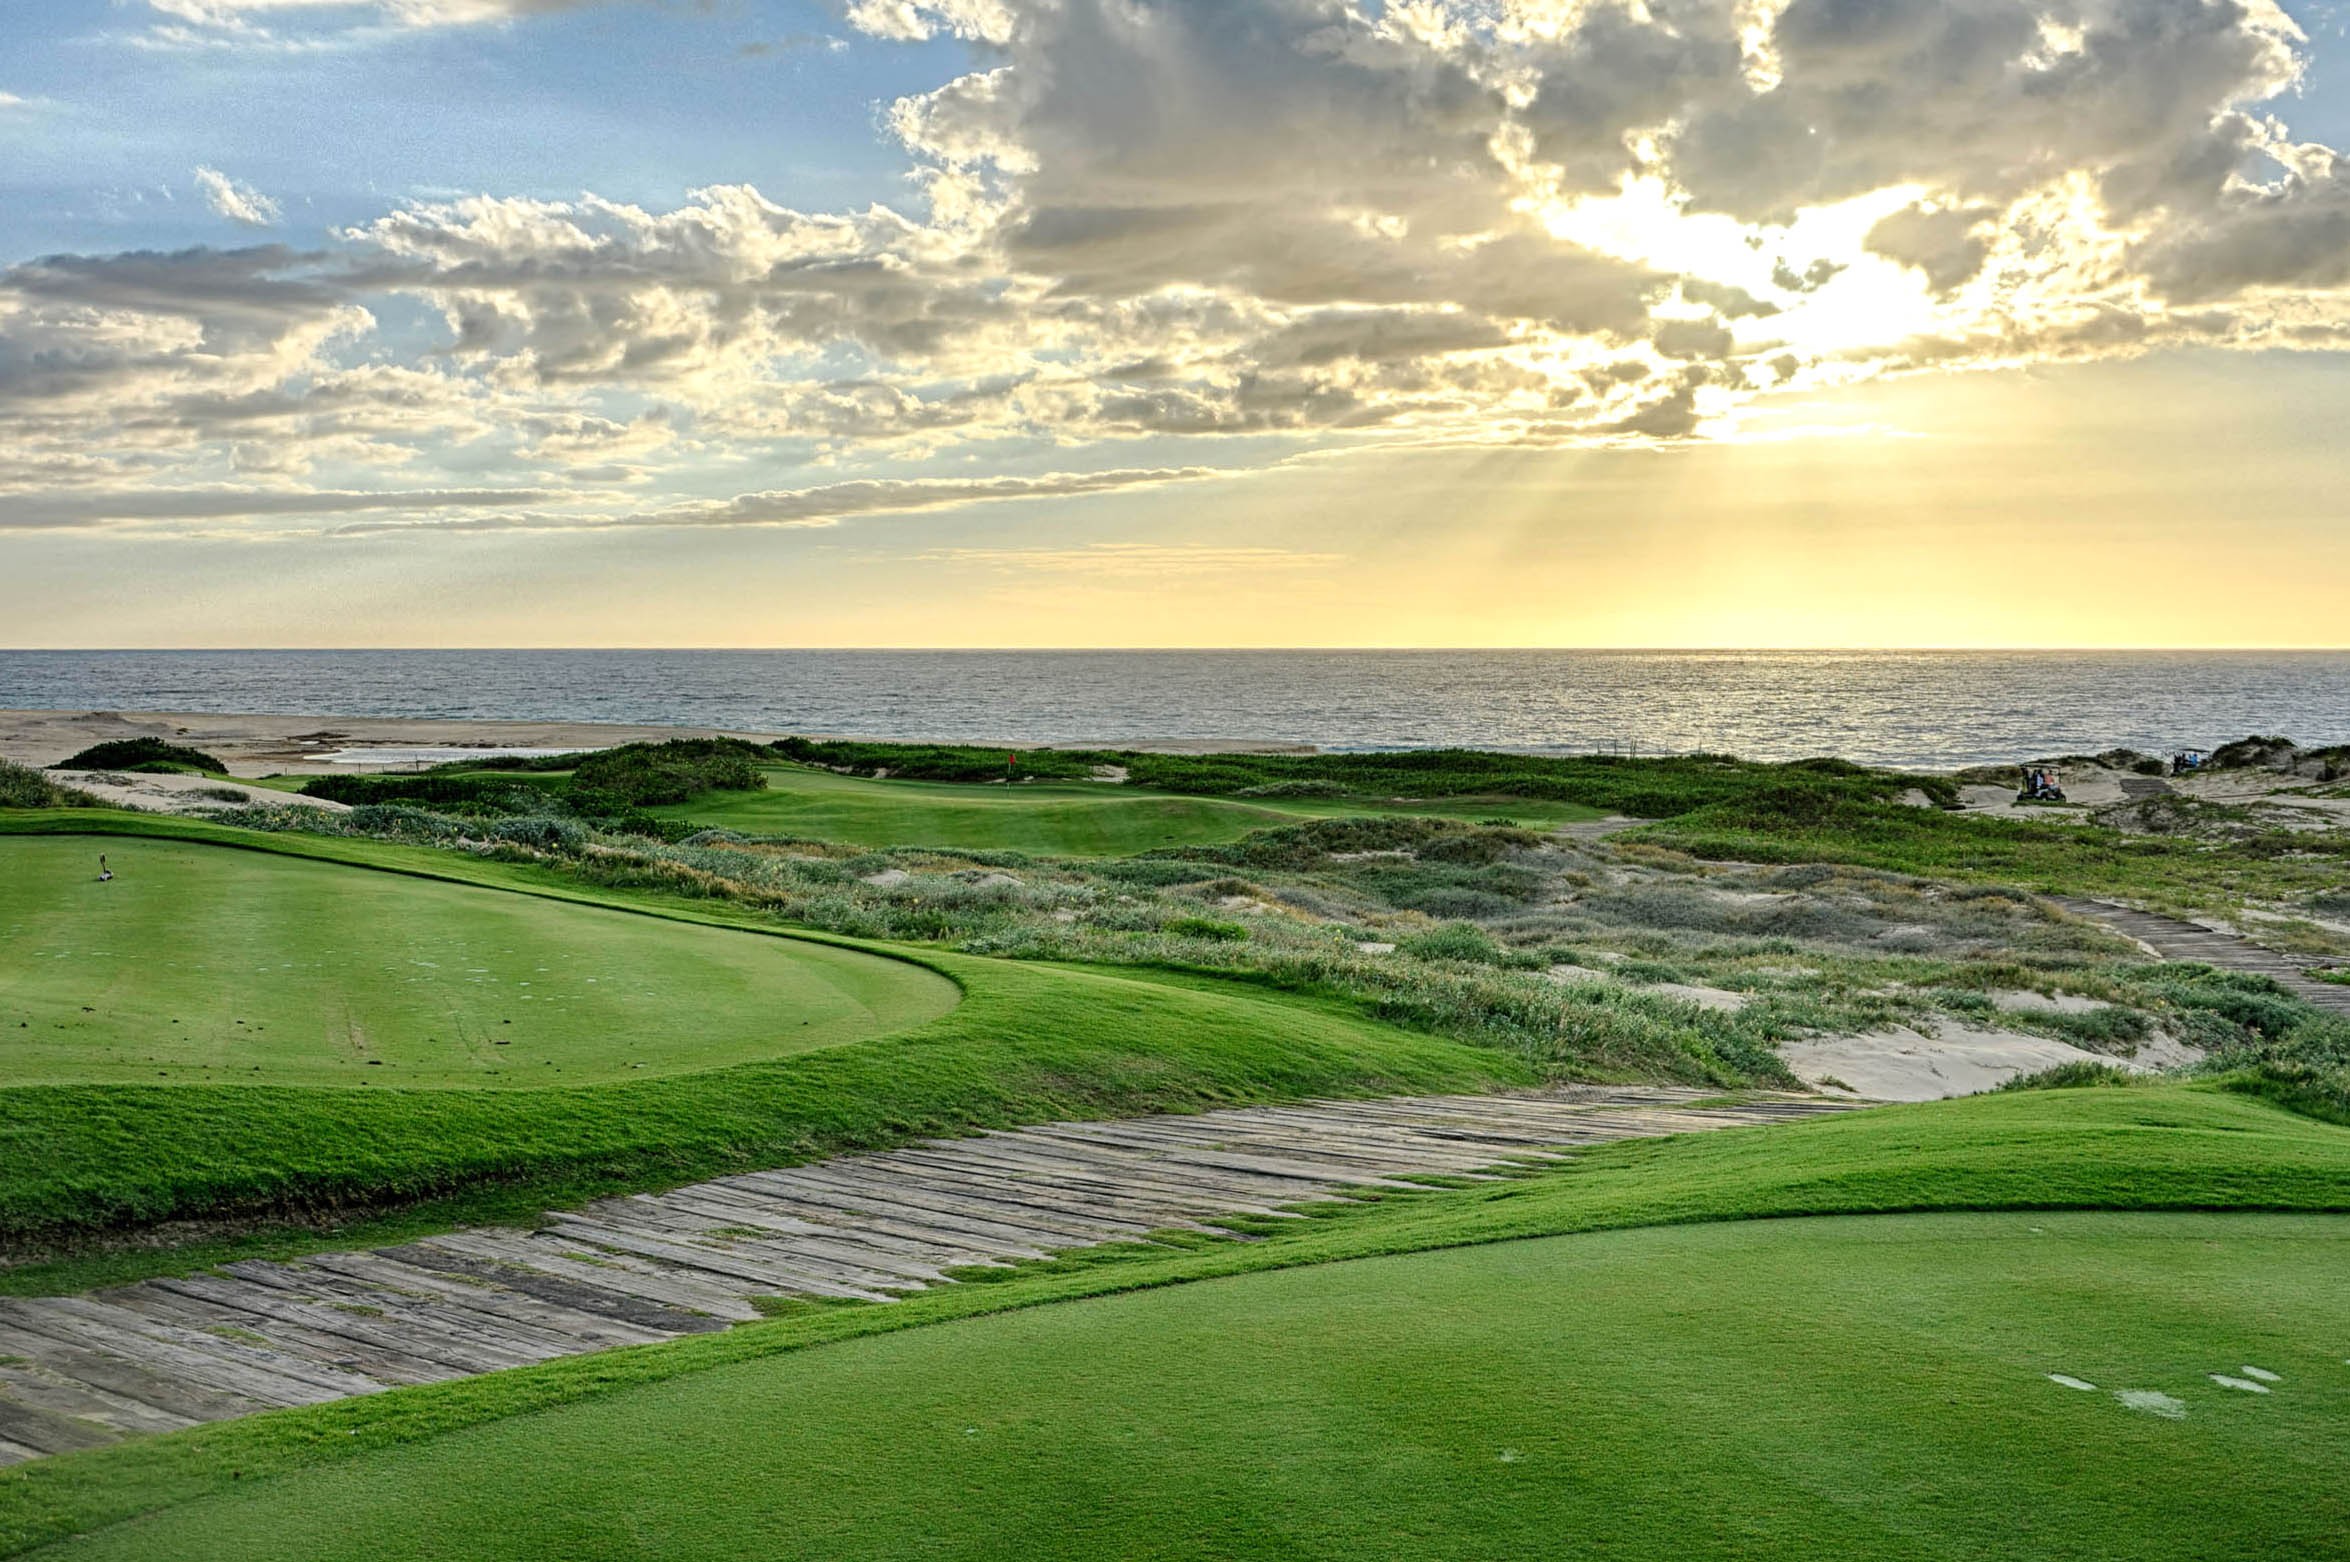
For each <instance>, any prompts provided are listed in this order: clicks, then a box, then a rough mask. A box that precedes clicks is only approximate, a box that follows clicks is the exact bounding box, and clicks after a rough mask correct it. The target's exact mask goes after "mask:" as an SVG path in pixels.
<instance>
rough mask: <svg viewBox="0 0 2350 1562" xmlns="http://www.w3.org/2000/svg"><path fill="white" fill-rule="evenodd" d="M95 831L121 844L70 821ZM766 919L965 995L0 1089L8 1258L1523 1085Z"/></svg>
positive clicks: (1343, 1018) (1503, 1059) (309, 1237)
mask: <svg viewBox="0 0 2350 1562" xmlns="http://www.w3.org/2000/svg"><path fill="white" fill-rule="evenodd" d="M0 827H4V828H0V848H4V849H9V850H14V849H16V848H18V847H21V846H23V845H25V844H26V843H25V842H24V841H23V840H21V839H13V840H12V839H6V838H5V837H6V836H7V835H12V834H13V835H19V836H21V835H22V834H25V833H30V832H34V831H37V830H39V829H42V828H47V829H50V830H67V831H76V832H85V833H80V834H78V835H76V836H75V837H74V838H72V839H70V840H68V841H66V842H65V843H64V844H65V845H66V847H67V848H69V849H70V850H78V851H80V852H81V853H83V854H84V855H86V856H87V857H88V858H89V860H90V865H91V867H92V868H93V869H94V867H95V857H96V853H97V852H98V851H99V850H101V849H105V850H109V851H110V852H111V853H130V854H132V855H127V856H125V857H124V859H123V860H124V866H125V868H126V870H130V871H126V873H125V874H124V876H123V877H121V878H118V879H117V880H116V881H115V883H113V884H110V885H106V886H103V888H105V889H107V890H114V889H119V888H122V887H123V886H124V885H125V884H126V883H128V882H130V879H131V876H132V873H133V872H143V871H144V869H143V868H139V867H137V866H136V864H139V863H143V862H144V861H146V860H147V854H149V853H160V852H161V851H162V850H163V849H164V848H163V846H162V844H161V843H162V842H164V841H172V842H190V841H208V842H212V843H215V844H216V845H222V844H235V845H238V846H242V847H245V848H248V850H246V851H239V852H219V853H216V855H215V856H214V857H207V858H203V859H200V860H201V861H203V862H205V863H207V864H212V863H216V862H226V863H231V864H243V863H244V862H245V861H246V859H248V858H251V859H252V860H253V862H255V863H266V864H270V865H272V866H276V867H287V866H293V867H301V866H313V865H314V866H317V871H319V872H322V873H327V874H333V875H350V876H351V877H352V878H353V879H355V880H360V881H372V880H377V879H387V880H390V879H395V876H404V877H401V878H398V879H396V882H402V883H405V884H409V885H413V886H419V887H421V888H425V889H430V890H433V891H436V892H444V893H445V892H451V891H452V889H453V886H454V885H456V884H459V883H467V884H473V885H479V886H484V887H486V888H488V889H497V890H506V891H522V892H524V893H523V894H519V895H513V896H511V897H509V898H511V899H514V900H516V901H522V902H526V903H532V904H531V906H530V909H529V910H527V911H526V910H523V909H517V910H516V911H515V912H514V913H513V914H514V915H517V916H529V915H537V914H539V912H540V910H541V909H545V910H555V911H565V912H573V913H580V908H582V907H587V906H592V907H599V908H607V907H608V908H614V909H613V910H598V911H596V912H595V913H593V914H594V915H597V916H605V915H614V914H615V913H616V912H619V911H633V912H638V913H649V915H640V916H638V917H634V918H628V919H626V920H628V921H629V922H630V924H631V925H632V926H635V927H637V928H640V929H641V930H642V931H643V932H644V933H645V934H646V935H647V936H648V937H650V938H652V939H654V940H655V942H656V944H658V941H659V940H661V939H663V938H666V937H671V936H675V935H676V934H679V933H686V932H690V933H693V934H696V935H698V936H699V935H706V934H707V933H708V932H709V930H711V929H713V928H728V929H760V928H761V927H762V924H761V922H760V919H759V917H758V915H757V913H756V912H755V911H753V910H751V909H749V908H744V907H737V906H730V905H727V904H724V903H718V902H702V903H692V902H686V901H682V900H677V899H664V898H662V897H659V896H655V895H650V894H641V893H625V892H619V891H599V890H594V889H591V888H589V887H587V886H584V885H582V884H580V883H579V882H578V881H576V880H573V879H568V878H566V877H564V876H563V875H560V874H558V873H555V872H553V871H551V870H546V869H534V868H532V867H529V866H527V865H522V864H512V863H505V862H499V861H494V860H490V859H485V858H480V857H474V856H468V855H464V854H457V853H448V852H436V851H431V850H428V849H423V848H414V847H401V846H396V845H391V844H387V843H382V842H376V841H366V840H352V839H347V838H340V837H321V836H306V835H282V836H280V835H266V836H265V835H257V834H254V833H251V832H245V831H238V830H234V829H230V828H226V827H221V826H214V825H207V824H202V823H198V822H195V821H186V820H171V819H163V818H157V817H152V816H148V817H139V816H128V815H109V814H105V813H100V812H97V811H92V810H71V811H61V812H58V813H55V814H50V815H40V814H32V813H25V814H17V815H13V816H6V817H5V819H0ZM94 831H104V832H116V833H106V834H93V833H86V832H94ZM102 841H103V842H105V843H107V844H105V845H103V846H102V845H101V844H100V842H102ZM176 849H180V850H186V849H188V848H186V847H184V846H182V847H178V848H176ZM264 853H267V854H268V855H263V854H264ZM300 859H309V862H308V863H307V864H305V863H304V862H302V861H301V860H300ZM326 864H333V865H334V866H325V865H326ZM370 869H374V870H389V871H388V872H386V871H378V872H373V873H371V872H369V871H368V870H370ZM264 871H265V870H264ZM92 887H93V888H97V887H99V886H92ZM375 889H376V886H375V885H374V884H373V883H367V884H365V885H364V886H363V887H360V888H357V889H354V890H353V894H354V895H356V896H357V897H358V900H357V901H355V902H352V903H365V902H366V898H367V896H369V895H371V894H372V893H373V892H374V890H375ZM473 893H478V891H476V892H473ZM213 900H214V897H212V896H210V895H207V894H196V895H195V898H194V899H193V900H192V901H191V903H190V905H189V908H188V912H187V914H188V916H189V917H190V918H192V919H199V920H200V919H202V918H203V917H205V916H206V915H208V914H209V911H210V909H211V907H212V905H213ZM580 914H585V913H580ZM763 932H764V938H763V945H764V947H766V948H768V949H769V950H771V951H772V952H773V955H774V958H775V960H776V962H777V965H778V966H779V967H788V966H790V965H791V964H792V963H793V962H795V961H797V960H801V959H804V958H805V956H806V951H807V950H809V949H821V950H823V951H825V952H826V954H827V955H839V954H846V953H849V952H851V951H863V952H864V953H863V954H862V955H860V956H859V958H860V959H862V958H870V957H872V956H874V955H885V956H890V957H893V958H900V959H912V960H914V961H915V962H916V963H917V964H918V965H919V966H921V967H924V968H926V971H927V973H929V974H925V973H923V972H918V973H917V976H918V977H920V978H921V980H922V981H923V983H924V984H925V985H923V986H922V987H921V989H920V990H921V991H923V992H935V989H934V988H932V987H930V986H929V985H927V984H928V983H929V982H931V981H934V980H936V979H938V978H943V979H944V980H945V981H946V982H950V983H953V984H955V985H957V986H959V987H960V988H961V989H962V990H963V994H964V997H963V1001H962V1002H961V1003H960V1004H959V1005H957V1006H956V1007H954V1008H953V1009H952V1010H951V1011H949V1012H946V1013H943V1014H939V1015H938V1017H937V1018H935V1019H932V1020H929V1021H928V1022H927V1023H923V1024H918V1025H914V1026H913V1027H912V1028H911V1029H906V1030H903V1031H900V1032H898V1033H896V1034H893V1035H881V1036H872V1037H869V1038H868V1039H865V1040H856V1041H844V1042H841V1043H839V1044H836V1045H832V1046H828V1047H824V1048H821V1049H818V1050H813V1051H803V1052H799V1053H796V1054H792V1055H787V1056H779V1057H769V1058H766V1059H764V1060H761V1061H750V1062H739V1063H734V1064H731V1065H729V1066H724V1067H715V1068H702V1069H697V1070H693V1071H691V1072H678V1073H670V1074H665V1075H655V1074H653V1073H652V1071H649V1070H648V1071H645V1072H643V1073H635V1072H629V1073H626V1074H624V1075H623V1076H621V1077H617V1078H610V1079H606V1080H605V1081H603V1082H600V1083H576V1084H575V1083H568V1082H567V1083H564V1084H562V1085H550V1086H545V1087H541V1088H534V1089H527V1090H517V1089H509V1088H460V1087H454V1086H450V1087H443V1088H427V1089H410V1088H402V1087H398V1086H389V1085H382V1086H362V1087H348V1088H334V1087H329V1086H315V1085H272V1084H254V1083H243V1084H221V1083H193V1082H183V1081H182V1080H180V1079H174V1078H162V1079H155V1080H152V1081H149V1082H143V1083H139V1084H116V1083H85V1084H20V1085H15V1086H11V1087H8V1088H0V1248H5V1249H13V1250H14V1251H15V1254H16V1256H19V1257H23V1256H28V1254H29V1253H30V1252H32V1251H33V1250H35V1249H40V1248H47V1247H54V1246H57V1245H66V1246H72V1245H75V1244H87V1243H89V1242H90V1241H92V1240H94V1239H101V1238H117V1237H121V1236H123V1235H125V1234H127V1233H131V1232H135V1231H137V1230H140V1229H142V1228H147V1227H152V1226H154V1225H157V1224H158V1223H162V1222H174V1221H203V1222H222V1221H230V1222H248V1221H264V1222H267V1221H280V1220H287V1219H298V1220H302V1221H305V1222H317V1221H319V1220H320V1219H322V1218H324V1219H327V1220H329V1221H339V1220H345V1219H349V1218H352V1217H357V1216H363V1215H369V1214H373V1213H377V1212H381V1211H384V1210H386V1209H392V1208H397V1207H400V1206H406V1205H412V1204H417V1203H420V1202H423V1201H434V1200H438V1201H448V1200H460V1201H462V1200H465V1199H467V1198H470V1197H473V1196H477V1195H488V1194H494V1195H495V1196H496V1198H497V1200H498V1201H499V1202H500V1203H501V1204H502V1205H503V1206H504V1207H507V1208H512V1207H513V1206H514V1205H515V1204H516V1203H517V1202H518V1201H527V1202H535V1203H537V1204H539V1205H540V1207H544V1206H545V1205H546V1204H553V1203H564V1202H576V1201H578V1200H580V1199H584V1198H587V1197H592V1196H595V1195H597V1194H600V1193H607V1192H612V1191H617V1190H621V1189H629V1188H644V1187H655V1186H665V1185H669V1184H673V1183H677V1182H683V1181H690V1180H692V1179H694V1178H697V1177H704V1176H711V1175H717V1174H720V1173H723V1172H726V1171H730V1170H741V1169H745V1168H748V1167H753V1166H776V1165H783V1164H788V1163H791V1162H794V1161H799V1160H804V1159H808V1158H810V1157H814V1156H819V1155H825V1154H832V1153H837V1152H840V1151H844V1150H850V1149H859V1148H873V1147H878V1146H881V1145H885V1144H891V1143H897V1142H902V1141H903V1140H905V1139H907V1138H910V1137H915V1136H919V1135H922V1134H926V1133H938V1132H953V1131H958V1130H964V1129H971V1128H979V1127H1001V1126H1008V1125H1012V1124H1017V1123H1024V1122H1036V1121H1041V1120H1045V1119H1050V1118H1067V1117H1105V1116H1121V1115H1133V1114H1136V1113H1142V1112H1150V1111H1157V1110H1166V1109H1173V1108H1182V1107H1188V1106H1205V1105H1211V1104H1222V1103H1230V1102H1240V1101H1264V1100H1279V1099H1293V1098H1296V1097H1300V1096H1310V1095H1327V1094H1341V1095H1343V1094H1370V1093H1382V1092H1394V1091H1405V1090H1447V1089H1467V1090H1474V1089H1481V1088H1489V1087H1491V1086H1494V1085H1498V1084H1510V1083H1524V1082H1527V1081H1528V1080H1529V1079H1530V1078H1531V1072H1530V1070H1529V1069H1528V1067H1527V1065H1525V1064H1524V1063H1522V1062H1520V1061H1518V1060H1517V1059H1515V1058H1512V1057H1510V1056H1508V1055H1506V1054H1502V1053H1498V1052H1492V1051H1487V1050H1483V1049H1478V1048H1472V1047H1468V1046H1464V1045H1461V1044H1460V1043H1457V1042H1451V1041H1445V1040H1442V1039H1439V1038H1436V1037H1431V1036H1425V1035H1416V1034H1413V1033H1410V1032H1407V1031H1403V1030H1399V1029H1396V1028H1394V1027H1391V1026H1387V1025H1382V1024H1379V1023H1376V1022H1374V1021H1371V1020H1368V1019H1365V1018H1363V1017H1362V1016H1361V1014H1360V1013H1359V1011H1358V1010H1357V1009H1355V1008H1353V1007H1352V1006H1348V1005H1344V1004H1339V1003H1335V1002H1318V1001H1313V1000H1307V999H1297V998H1290V997H1284V996H1279V995H1275V994H1272V993H1269V992H1266V991H1264V990H1262V989H1258V988H1251V987H1246V986H1241V985H1226V984H1210V985H1202V986H1197V987H1182V986H1171V985H1167V984H1163V983H1154V982H1143V981H1134V980H1128V979H1122V978H1120V977H1117V976H1114V975H1109V974H1103V973H1097V972H1091V971H1083V970H1069V969H1061V968H1054V967H1048V966H1042V965H1033V964H1014V963H1011V962H1004V961H992V960H984V959H976V958H971V957H967V956H959V955H954V954H950V953H945V952H934V951H922V952H920V953H919V954H915V953H913V952H910V951H906V950H904V949H902V948H901V947H898V946H889V945H881V944H860V943H857V942H854V941H850V940H841V939H829V940H826V939H816V940H808V939H803V938H785V937H781V936H778V935H776V934H775V933H774V931H773V929H772V928H771V927H769V928H765V929H764V930H763ZM336 936H338V937H340V938H344V939H347V940H349V941H351V942H352V943H354V944H357V945H360V946H365V945H367V944H369V943H371V942H377V941H380V940H382V939H384V938H387V937H390V936H393V931H392V930H387V929H383V928H379V927H377V926H376V925H375V924H374V923H373V922H372V921H370V920H367V919H364V918H356V919H351V920H349V921H347V922H345V923H343V924H342V925H340V927H339V928H338V930H337V934H336ZM725 936H728V937H747V936H748V935H746V934H741V933H729V934H727V935H725ZM933 1012H935V1011H933ZM167 1017H168V1016H167ZM237 1017H245V1016H232V1018H237ZM518 1025H519V1022H518ZM232 1028H233V1027H232ZM500 1028H501V1029H504V1028H505V1027H500ZM5 1034H8V1033H7V1032H0V1035H5ZM15 1034H30V1033H29V1031H25V1032H15ZM389 1072H391V1071H389V1070H370V1071H369V1073H371V1074H374V1073H389ZM547 1072H550V1073H551V1072H553V1071H552V1070H551V1069H550V1070H547ZM456 1208H462V1206H458V1207H456ZM453 1212H455V1211H454V1209H453ZM334 1235H335V1233H334V1231H333V1230H332V1229H331V1228H330V1229H329V1230H327V1231H325V1232H323V1233H322V1232H320V1231H318V1230H315V1229H312V1228H310V1227H307V1226H306V1227H304V1228H303V1229H301V1230H294V1231H282V1232H281V1231H267V1232H263V1233H261V1234H260V1237H259V1240H258V1241H257V1242H256V1243H254V1244H250V1245H248V1246H246V1247H245V1248H243V1249H242V1250H243V1251H285V1250H294V1249H298V1248H300V1247H306V1246H307V1247H315V1246H316V1245H318V1242H319V1241H320V1240H328V1239H332V1238H333V1236H334ZM343 1239H344V1240H349V1234H348V1233H347V1232H346V1233H343ZM126 1264H127V1266H128V1267H127V1268H126V1267H125V1265H126ZM173 1265H174V1260H173V1258H172V1256H171V1255H170V1254H169V1253H168V1252H159V1251H144V1250H142V1251H138V1252H133V1253H129V1254H126V1255H120V1256H119V1257H118V1259H117V1260H116V1261H115V1263H114V1266H113V1268H112V1269H111V1270H110V1271H109V1272H110V1274H111V1275H112V1276H113V1277H116V1278H121V1277H123V1276H125V1275H127V1274H129V1273H138V1272H156V1271H159V1270H162V1269H168V1268H170V1267H173ZM84 1273H85V1271H82V1270H79V1269H77V1268H75V1267H73V1266H71V1265H68V1266H67V1267H65V1268H62V1269H50V1270H47V1271H44V1272H43V1274H42V1276H41V1277H40V1278H39V1279H38V1280H36V1281H34V1282H33V1283H35V1284H38V1285H42V1286H44V1287H54V1286H66V1285H71V1284H73V1283H76V1281H77V1280H78V1279H80V1278H81V1277H82V1275H83V1274H84ZM22 1278H23V1277H22V1276H21V1275H10V1276H8V1277H6V1279H4V1280H0V1284H6V1285H9V1286H10V1288H22V1287H21V1286H20V1285H17V1284H16V1283H15V1282H17V1281H19V1280H21V1279H22Z"/></svg>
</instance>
